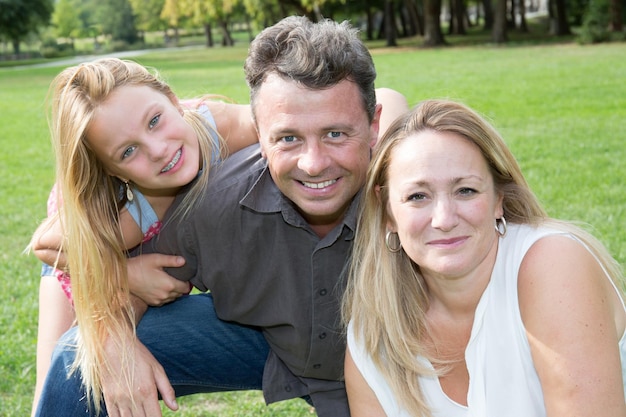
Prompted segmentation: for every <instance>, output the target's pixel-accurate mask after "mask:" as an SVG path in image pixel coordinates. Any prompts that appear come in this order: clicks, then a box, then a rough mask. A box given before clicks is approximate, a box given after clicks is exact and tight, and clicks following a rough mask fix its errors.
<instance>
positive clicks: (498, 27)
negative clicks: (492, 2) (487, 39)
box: [491, 0, 508, 43]
mask: <svg viewBox="0 0 626 417" xmlns="http://www.w3.org/2000/svg"><path fill="white" fill-rule="evenodd" d="M491 40H492V41H493V42H495V43H505V42H506V41H507V40H508V36H507V33H506V0H497V2H496V9H495V12H494V19H493V29H492V31H491Z"/></svg>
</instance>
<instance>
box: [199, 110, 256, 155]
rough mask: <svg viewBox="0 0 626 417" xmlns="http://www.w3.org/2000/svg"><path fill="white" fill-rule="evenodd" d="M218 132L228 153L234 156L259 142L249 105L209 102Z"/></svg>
mask: <svg viewBox="0 0 626 417" xmlns="http://www.w3.org/2000/svg"><path fill="white" fill-rule="evenodd" d="M204 104H206V105H207V106H208V107H209V110H210V111H211V114H212V115H213V118H214V119H215V124H216V125H217V131H218V132H219V134H220V136H221V137H222V138H223V139H224V141H225V142H226V153H227V154H228V155H230V154H233V153H235V152H237V151H239V150H241V149H243V148H246V147H248V146H250V145H252V144H254V143H257V142H258V141H259V138H258V135H257V132H256V128H255V127H254V123H253V122H252V110H251V109H250V105H249V104H234V103H225V102H221V101H211V100H207V101H205V102H204Z"/></svg>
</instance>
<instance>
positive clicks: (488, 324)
mask: <svg viewBox="0 0 626 417" xmlns="http://www.w3.org/2000/svg"><path fill="white" fill-rule="evenodd" d="M555 234H563V235H565V236H568V237H572V236H571V235H569V234H565V233H563V232H560V231H555V230H551V229H546V228H539V229H536V228H532V227H530V226H527V225H515V224H510V225H509V227H508V231H507V234H506V236H505V237H504V238H501V239H500V242H499V247H498V255H497V259H496V263H495V266H494V270H493V273H492V276H491V281H490V282H489V284H488V285H487V288H486V289H485V292H484V293H483V295H482V297H481V299H480V302H479V303H478V306H477V308H476V314H475V318H474V324H473V327H472V332H471V336H470V341H469V343H468V346H467V348H466V350H465V360H466V363H467V368H468V371H469V376H470V384H469V391H468V394H467V402H468V405H467V407H466V406H463V405H460V404H458V403H456V402H454V401H452V400H451V399H450V398H448V397H447V396H446V394H445V393H444V392H443V390H442V389H441V385H440V384H439V379H438V378H436V377H420V385H421V387H422V390H423V392H424V395H425V398H426V399H427V401H428V402H429V404H430V407H431V410H432V412H433V416H434V417H501V416H507V417H545V415H546V410H545V406H544V401H543V393H542V390H541V384H540V383H539V377H538V376H537V373H536V372H535V368H534V366H533V361H532V358H531V353H530V346H529V344H528V340H527V338H526V332H525V330H524V325H523V323H522V318H521V314H520V310H519V303H518V297H517V275H518V271H519V267H520V265H521V262H522V259H523V258H524V256H525V255H526V252H527V251H528V249H529V248H530V247H531V246H532V245H533V243H535V242H536V241H537V240H539V239H540V238H542V237H545V236H548V235H555ZM572 238H573V237H572ZM607 279H609V280H610V278H609V277H608V275H607ZM611 282H612V281H611ZM613 287H614V288H615V291H617V288H616V287H615V285H613ZM617 292H618V291H617ZM618 294H619V292H618ZM622 305H623V306H624V300H622ZM624 309H625V310H626V306H624ZM348 347H349V348H350V354H351V355H352V358H353V360H354V362H355V364H356V366H357V368H358V369H359V371H360V372H361V374H362V375H363V377H364V378H365V380H366V381H367V383H368V384H369V386H370V387H371V388H372V390H373V391H374V393H375V394H376V396H377V398H378V400H379V402H380V404H381V406H382V407H383V409H384V410H385V413H386V414H387V416H389V417H409V414H408V412H407V411H406V410H404V409H401V408H400V407H399V405H398V403H397V402H396V400H395V398H394V396H393V394H392V392H391V389H390V388H389V386H388V385H387V384H386V383H385V380H384V378H383V376H382V374H381V373H380V372H378V369H377V368H376V366H375V365H374V363H373V362H372V360H371V358H370V357H369V355H368V354H367V353H366V352H364V351H363V346H362V345H360V344H357V343H356V341H355V339H354V330H353V328H352V324H350V325H349V326H348ZM619 349H620V355H621V362H622V379H623V381H624V386H625V387H626V332H625V333H624V335H622V338H621V339H620V341H619ZM417 360H420V361H423V362H426V360H425V359H424V358H417ZM427 366H430V367H431V369H432V365H430V363H428V362H427ZM624 396H625V398H626V388H625V392H624Z"/></svg>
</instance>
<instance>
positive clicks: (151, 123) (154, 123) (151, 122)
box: [148, 114, 161, 129]
mask: <svg viewBox="0 0 626 417" xmlns="http://www.w3.org/2000/svg"><path fill="white" fill-rule="evenodd" d="M160 118H161V115H160V114H157V115H156V116H154V117H153V118H152V119H151V120H150V123H148V127H149V128H150V129H153V128H154V126H156V125H157V123H159V119H160Z"/></svg>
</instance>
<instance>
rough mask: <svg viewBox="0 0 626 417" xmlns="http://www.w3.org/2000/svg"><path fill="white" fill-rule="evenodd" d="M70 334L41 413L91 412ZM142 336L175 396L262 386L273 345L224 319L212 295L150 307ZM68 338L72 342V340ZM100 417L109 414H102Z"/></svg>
mask: <svg viewBox="0 0 626 417" xmlns="http://www.w3.org/2000/svg"><path fill="white" fill-rule="evenodd" d="M75 330H76V329H73V330H70V331H69V332H68V333H66V334H65V335H64V336H63V338H62V339H61V341H60V342H59V344H58V345H57V348H56V350H55V353H54V355H53V358H52V364H51V367H50V370H49V372H48V376H47V378H46V383H45V385H44V388H43V392H42V394H41V399H40V401H39V406H38V408H37V414H36V415H37V416H38V417H59V416H63V417H71V416H81V417H84V416H85V415H88V410H89V405H88V403H87V402H86V399H85V393H84V390H83V389H82V386H81V382H80V375H77V373H76V372H75V373H74V374H73V375H72V376H70V377H68V371H67V370H68V369H69V366H70V365H71V364H72V363H73V360H74V350H73V349H72V348H71V347H68V345H71V341H73V340H74V337H75V333H76V332H75ZM137 335H138V336H139V339H140V340H141V341H142V342H143V343H144V344H145V345H146V347H147V348H148V349H149V350H150V352H152V354H153V355H154V356H155V358H156V359H157V360H158V361H159V362H160V363H161V365H162V366H163V368H164V369H165V372H166V373H167V376H168V378H169V380H170V383H171V384H172V386H173V387H174V390H175V391H176V396H182V395H189V394H195V393H200V392H218V391H237V390H251V389H255V390H260V389H261V385H262V380H263V368H264V366H265V360H266V359H267V355H268V353H269V346H268V344H267V342H266V341H265V338H264V337H263V334H262V333H261V331H260V330H259V329H257V328H252V327H246V326H242V325H238V324H235V323H230V322H225V321H222V320H220V319H219V318H218V317H217V316H216V314H215V308H214V306H213V297H212V296H211V295H210V294H194V295H190V296H185V297H182V298H181V299H179V300H177V301H175V302H173V303H171V304H168V305H165V306H163V307H157V308H149V309H148V311H147V312H146V314H145V315H144V317H143V318H142V320H141V322H140V323H139V326H138V327H137ZM68 341H69V343H68ZM102 415H106V414H105V413H103V414H102Z"/></svg>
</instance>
